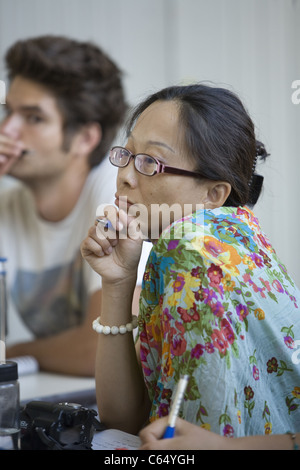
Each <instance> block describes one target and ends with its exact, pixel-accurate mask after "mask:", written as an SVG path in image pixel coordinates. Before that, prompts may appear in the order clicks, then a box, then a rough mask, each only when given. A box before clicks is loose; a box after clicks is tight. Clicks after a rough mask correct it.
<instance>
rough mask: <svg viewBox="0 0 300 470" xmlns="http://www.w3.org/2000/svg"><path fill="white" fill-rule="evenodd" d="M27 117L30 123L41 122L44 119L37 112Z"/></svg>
mask: <svg viewBox="0 0 300 470" xmlns="http://www.w3.org/2000/svg"><path fill="white" fill-rule="evenodd" d="M26 119H27V122H29V123H30V124H38V123H39V122H42V121H43V119H42V118H41V116H37V115H35V114H30V115H29V116H27V118H26Z"/></svg>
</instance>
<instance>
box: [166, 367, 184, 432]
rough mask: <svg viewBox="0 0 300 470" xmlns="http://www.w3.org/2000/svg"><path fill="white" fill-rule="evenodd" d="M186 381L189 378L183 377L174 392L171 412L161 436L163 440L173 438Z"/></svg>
mask: <svg viewBox="0 0 300 470" xmlns="http://www.w3.org/2000/svg"><path fill="white" fill-rule="evenodd" d="M188 380H189V376H188V375H183V376H182V377H181V378H180V380H179V382H178V386H177V390H176V393H175V397H174V400H173V403H172V406H171V411H170V414H169V419H168V426H167V428H166V430H165V433H164V435H163V438H164V439H167V438H170V437H173V436H174V434H175V423H176V418H177V416H178V412H179V409H180V406H181V403H182V400H183V397H184V392H185V389H186V386H187V383H188Z"/></svg>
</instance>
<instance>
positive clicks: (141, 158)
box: [134, 153, 157, 176]
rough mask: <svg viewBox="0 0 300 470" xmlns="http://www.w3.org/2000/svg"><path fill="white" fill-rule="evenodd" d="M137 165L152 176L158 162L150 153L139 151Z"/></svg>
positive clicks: (145, 173)
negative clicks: (145, 153)
mask: <svg viewBox="0 0 300 470" xmlns="http://www.w3.org/2000/svg"><path fill="white" fill-rule="evenodd" d="M134 162H135V167H136V169H137V171H139V172H140V173H142V174H143V175H147V176H152V175H154V174H155V172H156V167H157V163H156V161H155V160H154V158H152V157H150V155H144V154H142V153H139V154H138V155H136V157H135V161H134Z"/></svg>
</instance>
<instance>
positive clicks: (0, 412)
mask: <svg viewBox="0 0 300 470" xmlns="http://www.w3.org/2000/svg"><path fill="white" fill-rule="evenodd" d="M19 411H20V388H19V381H18V365H17V363H16V362H12V361H7V362H3V363H0V450H20V420H19Z"/></svg>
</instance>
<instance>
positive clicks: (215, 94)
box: [127, 84, 268, 207]
mask: <svg viewBox="0 0 300 470" xmlns="http://www.w3.org/2000/svg"><path fill="white" fill-rule="evenodd" d="M158 100H161V101H168V100H173V101H176V102H177V103H178V105H179V119H180V122H181V124H182V131H183V135H184V138H185V148H186V149H187V151H188V154H189V155H190V156H191V159H192V160H193V161H194V162H196V167H195V168H194V171H196V172H199V175H200V176H202V177H204V178H208V179H211V180H216V181H217V180H221V181H227V182H228V183H230V184H231V193H230V195H229V197H228V198H227V200H226V202H225V204H224V205H225V206H234V207H237V206H241V205H245V204H247V205H249V206H253V205H254V204H255V203H256V202H257V200H258V197H259V195H260V192H261V188H262V182H263V177H262V176H260V175H257V174H255V166H256V160H257V158H258V156H260V157H261V158H263V159H265V158H266V156H267V155H268V154H267V152H266V150H265V147H264V145H263V144H262V143H261V142H259V141H257V140H256V139H255V132H254V125H253V122H252V120H251V119H250V117H249V115H248V113H247V112H246V110H245V108H244V106H243V104H242V103H241V101H240V99H239V98H238V97H237V96H236V95H235V94H234V93H232V92H231V91H229V90H227V89H224V88H217V87H212V86H207V85H203V84H194V85H188V86H172V87H168V88H165V89H163V90H161V91H158V92H157V93H154V94H152V95H151V96H149V97H148V98H147V99H146V100H145V101H144V102H142V103H141V104H139V105H138V106H137V107H136V108H135V110H134V111H133V114H132V116H131V117H130V120H129V122H128V125H127V130H128V132H130V130H131V128H132V126H133V125H134V122H135V121H136V119H137V118H138V117H139V116H140V114H141V113H142V112H143V111H144V110H145V109H146V108H148V106H150V105H151V104H152V103H154V102H155V101H158Z"/></svg>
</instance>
